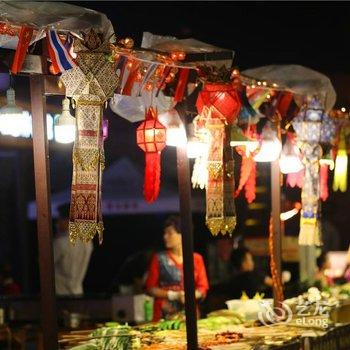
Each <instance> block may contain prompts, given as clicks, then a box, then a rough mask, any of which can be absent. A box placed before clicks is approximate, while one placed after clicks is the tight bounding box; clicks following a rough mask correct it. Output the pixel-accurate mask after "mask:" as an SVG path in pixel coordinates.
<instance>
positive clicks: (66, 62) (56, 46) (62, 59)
mask: <svg viewBox="0 0 350 350" xmlns="http://www.w3.org/2000/svg"><path fill="white" fill-rule="evenodd" d="M46 38H47V47H48V51H49V55H50V58H51V62H52V66H53V70H54V71H56V72H57V71H58V72H61V73H62V72H64V71H66V70H68V69H72V68H73V67H74V66H75V63H74V61H73V58H72V57H71V55H70V54H69V52H68V50H67V49H66V48H65V46H64V45H63V43H62V41H61V39H60V38H59V36H58V34H57V31H56V30H47V31H46Z"/></svg>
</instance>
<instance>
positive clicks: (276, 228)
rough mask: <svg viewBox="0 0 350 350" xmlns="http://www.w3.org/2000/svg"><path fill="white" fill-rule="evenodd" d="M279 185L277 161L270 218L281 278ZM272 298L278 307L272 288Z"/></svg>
mask: <svg viewBox="0 0 350 350" xmlns="http://www.w3.org/2000/svg"><path fill="white" fill-rule="evenodd" d="M280 213H281V185H280V168H279V162H278V159H277V160H275V161H273V162H271V216H272V225H273V241H274V242H273V243H274V244H273V246H274V257H275V264H276V269H277V274H278V276H279V278H281V275H282V272H281V268H282V237H281V219H280ZM273 296H274V304H275V306H280V305H279V302H281V301H282V300H277V295H276V288H275V286H273Z"/></svg>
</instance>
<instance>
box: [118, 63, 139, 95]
mask: <svg viewBox="0 0 350 350" xmlns="http://www.w3.org/2000/svg"><path fill="white" fill-rule="evenodd" d="M139 66H140V63H136V62H135V63H134V64H133V67H132V69H131V71H130V73H129V76H128V80H127V81H126V83H125V86H124V88H123V91H122V93H123V95H127V96H131V91H132V87H133V86H134V83H135V80H136V78H137V73H138V71H139Z"/></svg>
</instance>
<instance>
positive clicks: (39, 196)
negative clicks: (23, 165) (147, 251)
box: [30, 75, 58, 350]
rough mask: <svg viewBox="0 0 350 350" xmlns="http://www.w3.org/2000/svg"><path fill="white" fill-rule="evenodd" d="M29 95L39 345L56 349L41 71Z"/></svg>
mask: <svg viewBox="0 0 350 350" xmlns="http://www.w3.org/2000/svg"><path fill="white" fill-rule="evenodd" d="M30 96H31V106H32V118H33V152H34V171H35V195H36V203H37V229H38V248H39V269H40V289H41V324H42V331H43V345H44V349H45V350H56V349H58V339H57V310H56V295H55V275H54V273H55V272H54V257H53V244H52V243H53V241H52V220H51V201H50V193H51V188H50V170H49V153H48V140H47V131H46V105H45V86H44V77H43V76H42V75H31V76H30Z"/></svg>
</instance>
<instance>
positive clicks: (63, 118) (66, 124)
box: [55, 98, 76, 143]
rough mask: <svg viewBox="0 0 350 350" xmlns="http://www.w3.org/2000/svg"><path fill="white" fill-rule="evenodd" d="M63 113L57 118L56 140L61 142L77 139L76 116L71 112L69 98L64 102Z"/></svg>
mask: <svg viewBox="0 0 350 350" xmlns="http://www.w3.org/2000/svg"><path fill="white" fill-rule="evenodd" d="M62 106H63V109H62V114H61V115H58V116H57V117H56V119H55V140H56V141H57V142H59V143H71V142H73V141H74V140H75V131H76V127H75V118H74V117H73V116H72V115H71V114H70V112H69V100H68V98H65V99H64V100H63V102H62Z"/></svg>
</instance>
